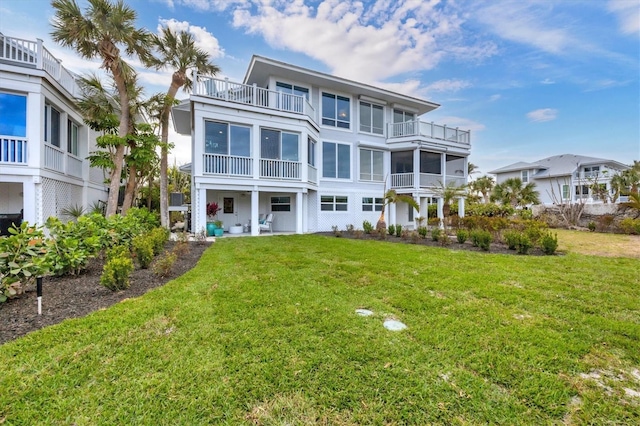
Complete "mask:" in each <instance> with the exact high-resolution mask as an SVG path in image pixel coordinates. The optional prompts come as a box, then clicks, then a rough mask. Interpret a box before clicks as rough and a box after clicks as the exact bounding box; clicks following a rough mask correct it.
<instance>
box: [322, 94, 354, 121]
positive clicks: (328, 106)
mask: <svg viewBox="0 0 640 426" xmlns="http://www.w3.org/2000/svg"><path fill="white" fill-rule="evenodd" d="M350 123H351V101H350V100H349V98H347V97H345V96H339V95H334V94H332V93H326V92H322V124H323V125H325V126H332V127H340V128H342V129H349V128H350Z"/></svg>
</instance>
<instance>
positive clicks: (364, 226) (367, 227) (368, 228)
mask: <svg viewBox="0 0 640 426" xmlns="http://www.w3.org/2000/svg"><path fill="white" fill-rule="evenodd" d="M362 229H363V230H364V233H365V234H370V233H371V231H373V225H372V224H371V222H369V221H368V220H365V221H364V222H362Z"/></svg>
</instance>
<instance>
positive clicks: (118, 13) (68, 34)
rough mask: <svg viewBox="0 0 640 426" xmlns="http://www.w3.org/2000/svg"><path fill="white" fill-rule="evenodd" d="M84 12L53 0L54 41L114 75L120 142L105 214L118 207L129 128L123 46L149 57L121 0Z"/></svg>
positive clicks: (97, 1)
mask: <svg viewBox="0 0 640 426" xmlns="http://www.w3.org/2000/svg"><path fill="white" fill-rule="evenodd" d="M88 3H89V5H88V7H87V9H86V11H85V14H84V15H83V13H82V11H81V10H80V7H79V6H78V4H77V3H76V1H75V0H53V1H52V3H51V5H52V7H53V9H54V10H55V15H54V17H53V22H52V26H53V31H52V32H51V36H52V38H53V40H55V41H56V42H58V43H60V44H61V45H62V46H65V47H71V48H73V49H74V50H75V51H76V52H77V53H78V54H79V55H80V56H81V57H83V58H86V59H93V58H101V59H102V68H104V69H105V70H107V71H108V72H109V73H110V74H111V76H112V77H113V81H114V83H115V86H116V89H117V92H118V98H119V103H120V112H121V113H120V124H119V127H118V136H119V137H120V138H121V142H120V143H119V144H118V145H117V146H116V148H115V157H114V165H113V166H114V167H113V169H112V170H111V183H110V186H109V197H108V199H107V212H106V214H107V216H111V215H114V214H115V213H116V210H117V207H118V191H119V187H120V174H121V172H122V167H123V162H124V153H125V138H126V135H127V132H128V131H129V129H130V125H129V121H130V117H129V91H128V90H127V84H128V83H129V82H130V81H131V79H132V77H133V76H134V75H135V71H134V70H133V69H132V68H131V67H130V66H129V65H128V64H127V63H126V62H125V61H124V59H123V58H122V56H121V54H120V53H121V50H120V48H121V47H122V48H123V49H124V50H125V52H126V53H127V54H128V55H134V56H138V57H139V58H140V59H141V60H142V61H145V60H147V59H148V58H149V55H150V52H149V40H150V37H149V33H148V32H147V31H146V30H144V29H138V28H136V27H135V25H134V23H135V20H136V12H135V10H134V9H132V8H130V7H129V6H126V5H125V4H124V2H123V1H122V0H117V1H115V2H112V1H110V0H88Z"/></svg>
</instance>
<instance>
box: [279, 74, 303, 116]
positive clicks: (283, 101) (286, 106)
mask: <svg viewBox="0 0 640 426" xmlns="http://www.w3.org/2000/svg"><path fill="white" fill-rule="evenodd" d="M276 91H278V92H279V93H281V95H279V96H278V101H277V105H278V108H280V109H283V110H285V111H294V112H300V113H302V112H304V99H306V100H307V101H308V100H309V89H307V88H306V87H301V86H296V85H294V84H288V83H281V82H279V81H278V82H276ZM291 95H294V96H291ZM303 98H304V99H303Z"/></svg>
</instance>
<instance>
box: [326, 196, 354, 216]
mask: <svg viewBox="0 0 640 426" xmlns="http://www.w3.org/2000/svg"><path fill="white" fill-rule="evenodd" d="M320 211H321V212H348V211H349V196H348V195H321V196H320Z"/></svg>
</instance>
